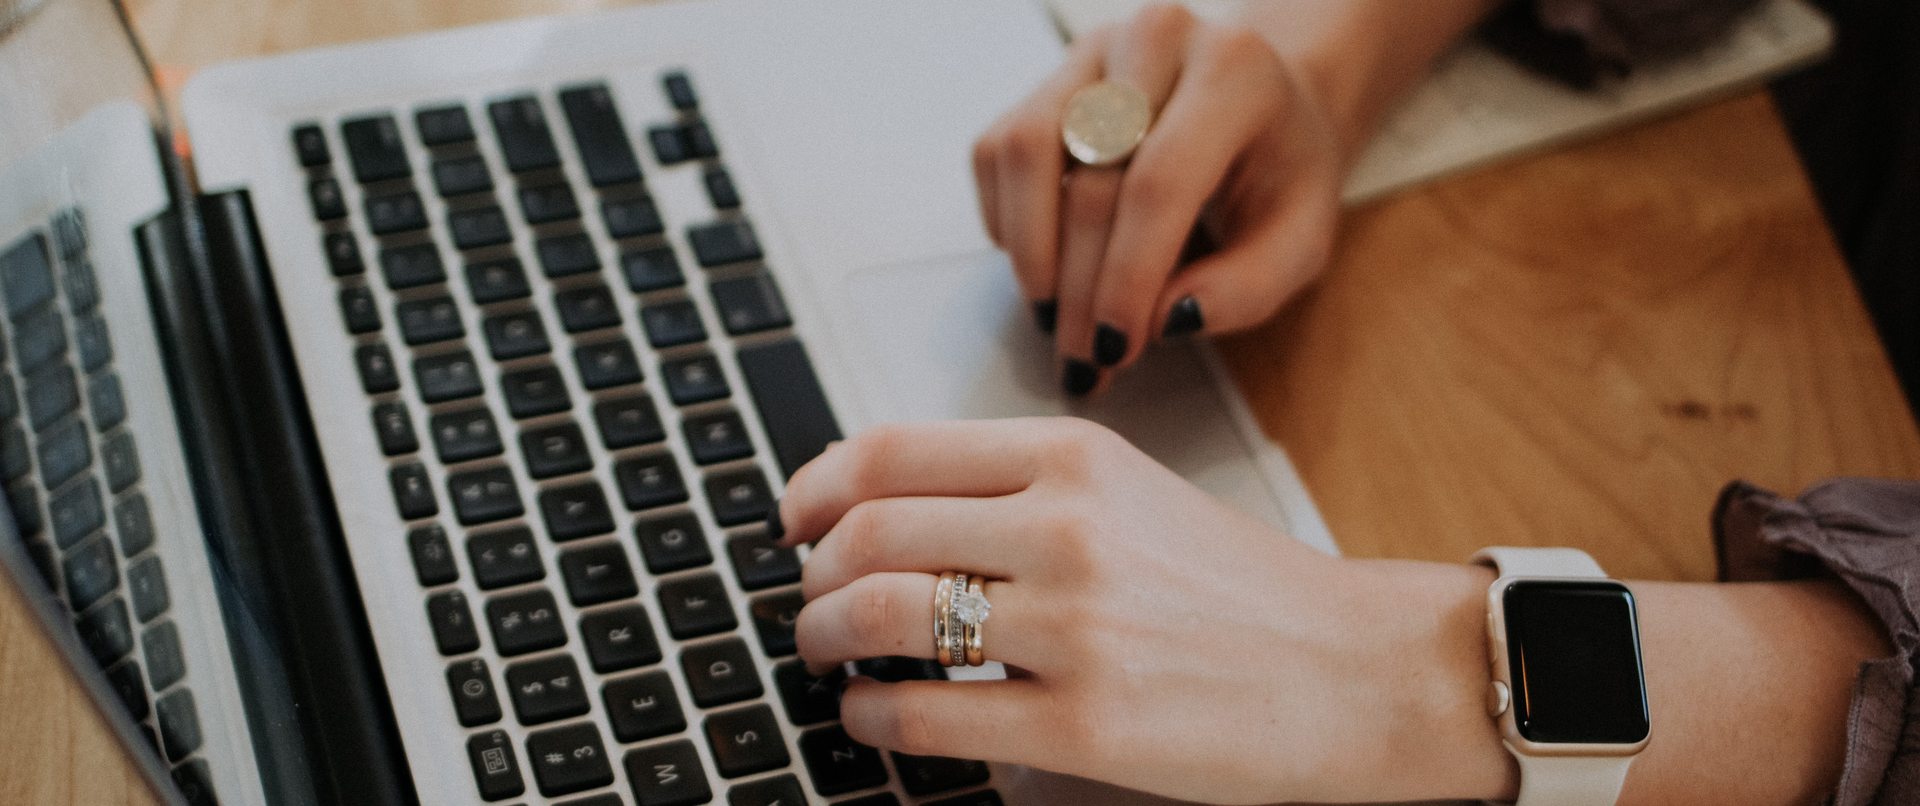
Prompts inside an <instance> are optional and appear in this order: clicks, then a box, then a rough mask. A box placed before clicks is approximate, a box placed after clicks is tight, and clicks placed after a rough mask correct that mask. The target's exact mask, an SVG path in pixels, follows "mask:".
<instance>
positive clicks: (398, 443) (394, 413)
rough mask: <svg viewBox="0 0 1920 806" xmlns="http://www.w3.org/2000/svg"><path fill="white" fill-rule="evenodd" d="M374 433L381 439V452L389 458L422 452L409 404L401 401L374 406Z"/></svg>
mask: <svg viewBox="0 0 1920 806" xmlns="http://www.w3.org/2000/svg"><path fill="white" fill-rule="evenodd" d="M373 433H374V435H375V436H376V437H378V438H379V439H380V452H381V453H384V454H386V455H388V456H399V455H401V454H408V453H413V452H414V451H417V450H420V440H419V438H417V437H415V436H414V434H413V416H412V415H410V414H408V413H407V404H405V403H402V402H400V401H397V400H396V401H393V402H391V403H379V404H376V405H374V407H373Z"/></svg>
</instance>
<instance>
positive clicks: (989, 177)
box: [973, 123, 1006, 248]
mask: <svg viewBox="0 0 1920 806" xmlns="http://www.w3.org/2000/svg"><path fill="white" fill-rule="evenodd" d="M998 129H999V125H998V124H997V123H996V124H995V125H994V127H993V128H990V129H988V130H987V131H986V133H984V134H982V135H980V139H978V140H975V141H974V142H973V185H974V191H975V192H976V193H978V194H979V197H980V223H981V224H982V225H983V226H985V227H986V229H987V238H988V239H990V240H992V241H993V245H994V246H998V247H1001V248H1005V246H1006V244H1005V243H1004V242H1002V241H1001V240H1000V219H999V212H998V208H999V201H1000V193H999V188H1000V168H999V165H998V161H997V160H996V159H995V158H994V154H995V152H996V147H997V146H998V144H999V143H998V137H999V134H998Z"/></svg>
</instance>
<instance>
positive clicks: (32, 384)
mask: <svg viewBox="0 0 1920 806" xmlns="http://www.w3.org/2000/svg"><path fill="white" fill-rule="evenodd" d="M79 407H80V389H79V386H78V383H77V382H76V381H75V380H74V377H73V368H72V367H69V366H67V363H66V362H65V361H54V362H50V363H48V364H47V365H46V366H44V367H41V368H40V369H38V370H35V371H34V372H33V374H31V375H28V376H27V420H28V421H29V422H31V423H33V429H34V430H35V431H38V430H40V429H42V428H45V427H46V426H47V425H48V424H49V423H52V422H53V421H55V420H58V419H60V418H61V417H64V416H66V414H67V412H70V411H73V410H74V409H76V408H79ZM45 474H46V471H45V470H44V469H42V470H41V475H45ZM57 485H58V482H51V481H50V482H48V485H47V486H49V487H52V486H57Z"/></svg>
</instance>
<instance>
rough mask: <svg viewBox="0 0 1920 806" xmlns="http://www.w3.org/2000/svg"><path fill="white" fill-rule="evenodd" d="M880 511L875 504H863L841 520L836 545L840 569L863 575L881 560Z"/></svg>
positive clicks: (881, 513)
mask: <svg viewBox="0 0 1920 806" xmlns="http://www.w3.org/2000/svg"><path fill="white" fill-rule="evenodd" d="M883 509H884V507H882V506H880V505H879V503H878V502H876V501H862V502H860V503H858V504H855V505H854V506H853V508H852V509H849V510H847V514H846V515H844V516H842V517H841V518H840V524H839V526H838V527H837V528H836V529H835V531H837V532H839V534H838V535H836V539H835V542H836V543H838V544H839V547H838V551H839V554H840V565H841V566H842V567H844V568H846V569H847V570H849V571H851V572H853V573H856V574H859V573H864V571H865V569H867V568H870V567H872V566H873V565H874V563H875V562H877V561H878V560H879V559H880V555H881V552H882V551H883V547H882V546H881V542H880V537H881V535H882V534H884V531H883V525H882V521H883V520H884V519H885V513H884V512H883V511H882V510H883Z"/></svg>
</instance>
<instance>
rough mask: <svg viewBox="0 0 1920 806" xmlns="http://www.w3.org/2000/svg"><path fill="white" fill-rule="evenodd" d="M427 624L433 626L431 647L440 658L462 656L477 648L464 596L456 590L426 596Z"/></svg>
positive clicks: (478, 644) (465, 596)
mask: <svg viewBox="0 0 1920 806" xmlns="http://www.w3.org/2000/svg"><path fill="white" fill-rule="evenodd" d="M427 623H428V624H430V625H432V626H433V644H434V646H435V647H436V648H438V649H439V650H440V654H442V655H464V654H466V653H468V652H472V651H474V650H476V649H479V648H480V633H479V631H478V630H476V629H474V626H473V611H472V610H471V609H470V608H468V607H467V595H466V594H464V593H461V592H460V591H457V590H451V591H447V592H446V593H436V594H434V595H432V596H429V597H427Z"/></svg>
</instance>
